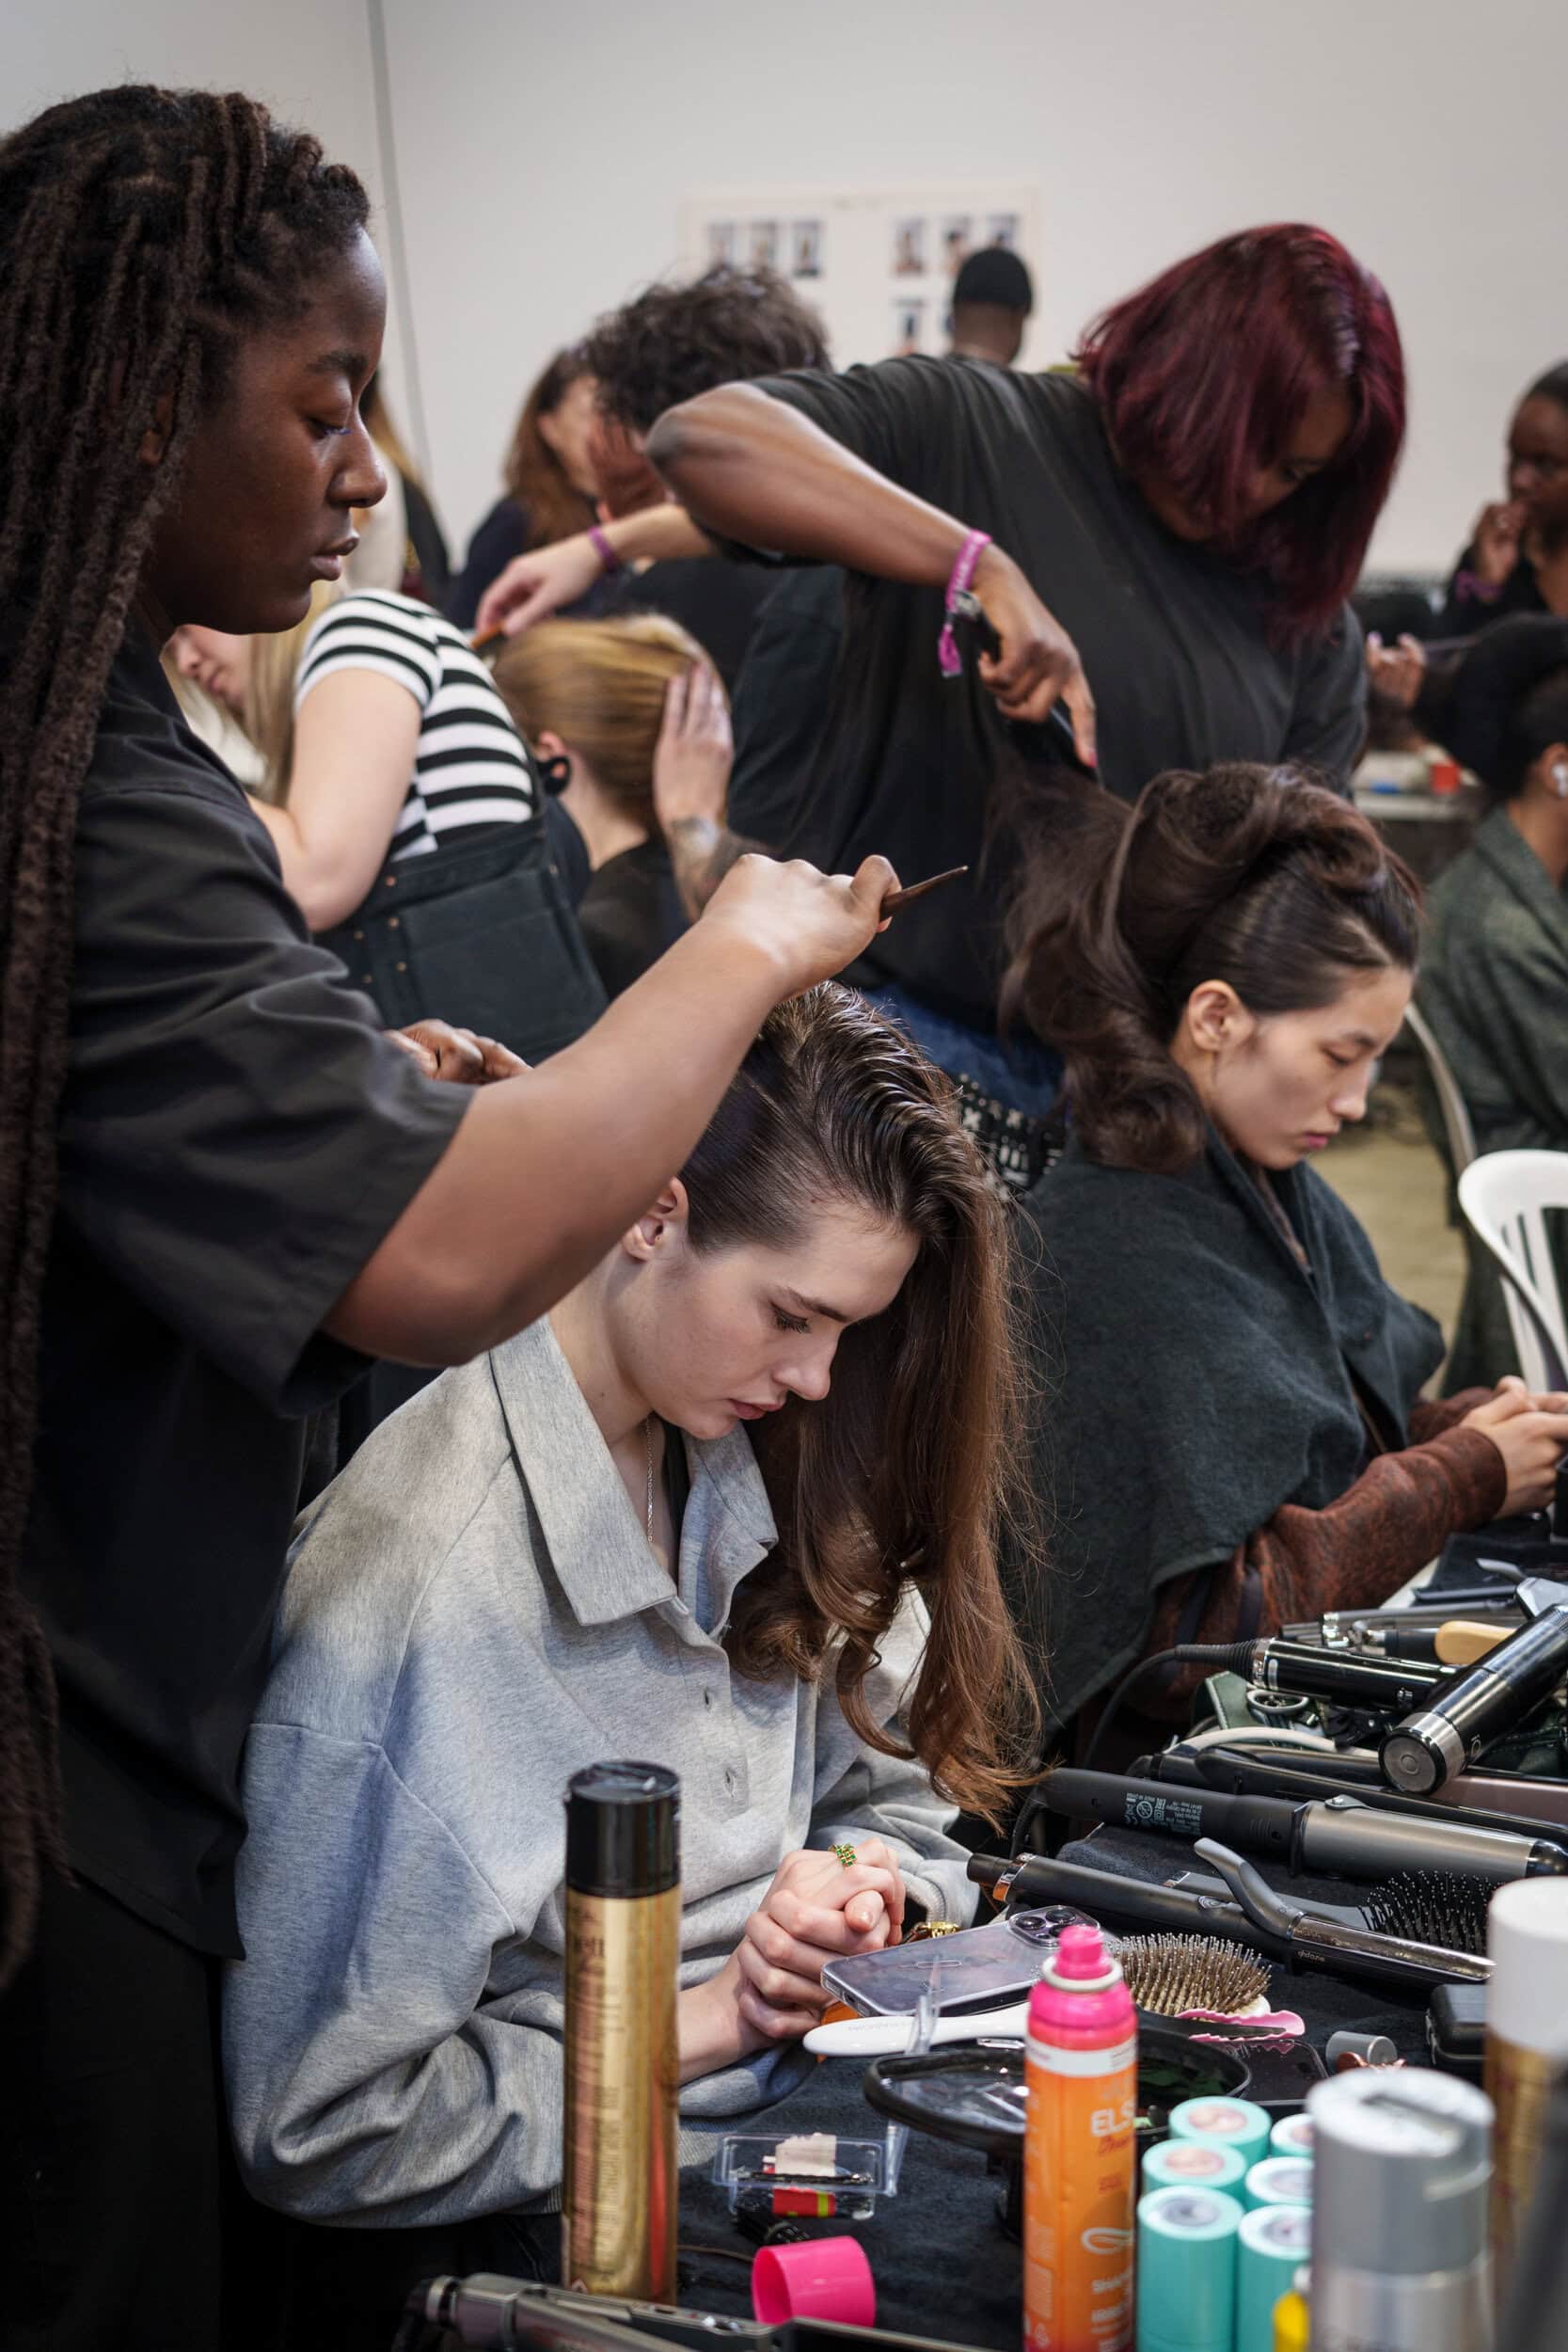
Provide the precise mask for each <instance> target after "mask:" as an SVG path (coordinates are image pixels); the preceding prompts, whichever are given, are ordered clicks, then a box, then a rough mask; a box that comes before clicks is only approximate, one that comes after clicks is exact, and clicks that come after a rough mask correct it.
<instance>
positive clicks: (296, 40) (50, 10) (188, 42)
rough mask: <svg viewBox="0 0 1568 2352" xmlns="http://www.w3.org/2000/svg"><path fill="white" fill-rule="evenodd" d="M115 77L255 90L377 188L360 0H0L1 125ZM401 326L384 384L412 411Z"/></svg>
mask: <svg viewBox="0 0 1568 2352" xmlns="http://www.w3.org/2000/svg"><path fill="white" fill-rule="evenodd" d="M112 82H161V83H164V84H165V85H166V86H175V87H183V86H189V87H198V88H209V89H243V90H245V91H248V92H249V93H250V94H251V95H252V96H253V97H256V98H261V99H264V100H265V101H266V103H268V104H269V105H270V106H271V107H272V108H273V110H274V111H275V113H277V115H278V117H279V118H280V119H282V120H284V121H286V122H290V123H298V124H301V125H303V126H304V127H305V128H306V129H308V130H310V131H313V132H314V133H315V135H316V136H317V137H318V138H319V139H320V140H321V141H322V143H323V145H324V146H325V149H326V151H327V153H328V155H330V156H331V157H332V158H333V160H334V161H335V162H339V163H345V164H349V165H352V167H353V168H354V169H355V170H356V172H357V173H358V174H359V177H360V178H361V179H362V180H363V181H364V182H365V183H366V185H367V186H368V188H369V189H370V191H371V195H372V199H374V200H378V199H379V192H380V181H381V175H380V158H379V155H378V152H377V144H376V124H375V108H374V104H373V98H372V69H371V50H370V41H369V35H368V29H367V16H366V8H365V0H31V5H30V6H24V0H0V91H3V92H4V97H3V99H0V127H9V126H11V125H13V124H15V123H19V122H24V121H25V120H26V119H27V118H28V117H29V116H31V115H34V114H37V113H38V112H39V110H40V107H43V106H48V105H52V104H53V103H55V101H56V100H57V99H61V98H70V97H73V96H75V95H76V94H77V93H78V92H80V91H82V90H89V89H97V88H100V87H105V86H106V85H108V84H109V83H112ZM372 227H373V228H374V229H375V230H377V232H378V233H381V232H382V230H383V224H382V223H381V222H380V221H379V219H377V220H376V221H375V222H374V223H372ZM398 325H399V322H397V321H396V320H393V321H392V322H391V326H390V331H389V333H388V354H387V365H388V389H389V390H390V393H391V396H392V398H393V399H394V400H397V401H399V402H400V405H402V406H403V408H404V413H406V399H405V397H404V378H403V371H402V364H401V352H400V348H399V343H398V335H397V328H398Z"/></svg>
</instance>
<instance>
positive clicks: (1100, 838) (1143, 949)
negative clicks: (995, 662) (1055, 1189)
mask: <svg viewBox="0 0 1568 2352" xmlns="http://www.w3.org/2000/svg"><path fill="white" fill-rule="evenodd" d="M1060 818H1061V821H1060V824H1059V826H1058V827H1057V828H1056V832H1057V837H1056V839H1055V841H1054V842H1053V844H1049V845H1045V846H1042V847H1041V848H1040V849H1039V850H1037V852H1036V854H1035V855H1033V856H1032V857H1031V858H1030V859H1029V860H1028V861H1027V862H1026V866H1025V879H1024V882H1023V885H1022V890H1021V892H1020V895H1019V898H1018V900H1017V903H1016V904H1015V906H1014V909H1013V912H1012V915H1011V920H1010V927H1009V936H1010V944H1011V946H1012V948H1013V951H1014V952H1013V961H1012V964H1011V967H1010V969H1009V972H1008V976H1007V980H1006V986H1005V988H1004V991H1003V1009H1004V1014H1005V1015H1006V1014H1010V1013H1012V1012H1015V1011H1018V1012H1022V1013H1023V1014H1024V1015H1025V1016H1026V1017H1027V1019H1028V1021H1029V1023H1030V1025H1031V1026H1032V1027H1033V1028H1034V1029H1035V1031H1036V1033H1037V1035H1038V1036H1040V1037H1042V1038H1044V1039H1046V1040H1047V1041H1049V1042H1050V1043H1052V1044H1053V1045H1055V1046H1057V1047H1059V1048H1060V1050H1061V1052H1062V1053H1063V1055H1064V1056H1065V1057H1066V1061H1067V1081H1066V1085H1067V1094H1068V1100H1069V1104H1070V1105H1071V1110H1072V1118H1073V1123H1074V1126H1075V1128H1076V1130H1077V1133H1078V1135H1079V1136H1080V1137H1081V1138H1082V1140H1083V1143H1084V1146H1085V1150H1087V1151H1088V1152H1089V1153H1090V1154H1091V1155H1092V1156H1093V1157H1094V1158H1095V1159H1097V1160H1101V1161H1103V1162H1104V1163H1106V1164H1107V1165H1108V1166H1111V1167H1116V1168H1145V1169H1148V1170H1151V1171H1158V1172H1172V1171H1175V1170H1177V1169H1179V1168H1188V1167H1190V1166H1191V1165H1192V1163H1193V1162H1194V1161H1195V1160H1196V1158H1197V1157H1198V1156H1199V1154H1200V1153H1201V1152H1202V1150H1203V1143H1204V1134H1205V1120H1204V1111H1203V1105H1202V1104H1201V1103H1200V1102H1199V1100H1198V1096H1197V1092H1196V1089H1195V1088H1194V1086H1193V1084H1192V1081H1191V1080H1190V1079H1189V1078H1188V1076H1187V1074H1186V1073H1185V1072H1184V1071H1183V1070H1182V1069H1181V1068H1180V1064H1179V1063H1178V1062H1177V1061H1176V1060H1175V1059H1174V1057H1172V1055H1171V1052H1170V1044H1171V1041H1172V1039H1173V1038H1174V1037H1175V1034H1176V1029H1177V1025H1178V1023H1179V1022H1180V1017H1181V1012H1182V1009H1183V1007H1184V1006H1185V1004H1186V1002H1187V999H1188V997H1189V996H1190V995H1191V994H1192V993H1193V991H1194V989H1195V988H1197V987H1198V986H1200V985H1201V983H1202V982H1203V981H1205V980H1224V981H1227V983H1228V984H1229V986H1230V987H1232V988H1233V989H1234V990H1235V992H1236V993H1237V995H1238V996H1239V997H1240V998H1241V1001H1242V1003H1243V1005H1244V1006H1245V1007H1246V1008H1247V1009H1248V1011H1249V1012H1253V1013H1256V1014H1258V1015H1259V1017H1260V1018H1264V1019H1266V1018H1268V1017H1269V1016H1271V1015H1273V1014H1275V1013H1282V1012H1299V1011H1302V1010H1305V1009H1307V1008H1308V1007H1311V1006H1317V1005H1326V1004H1331V1003H1332V1002H1333V1001H1334V999H1335V997H1336V996H1337V995H1338V993H1339V992H1340V990H1341V989H1342V988H1343V987H1344V985H1345V982H1346V980H1347V978H1348V977H1349V976H1350V975H1351V974H1352V973H1354V972H1375V971H1382V970H1386V969H1388V968H1390V967H1398V968H1399V969H1400V970H1402V971H1406V972H1411V971H1414V970H1415V968H1416V955H1417V948H1418V939H1419V926H1420V891H1419V887H1418V883H1417V882H1416V880H1415V877H1414V876H1413V875H1412V874H1411V872H1410V870H1409V868H1408V866H1405V865H1404V864H1403V863H1402V860H1401V859H1399V858H1397V857H1395V856H1394V855H1393V853H1392V851H1390V850H1387V849H1386V848H1385V846H1384V844H1383V842H1382V840H1381V839H1380V838H1379V836H1378V834H1377V833H1376V832H1375V831H1374V829H1373V828H1372V826H1370V824H1369V823H1368V822H1367V819H1366V818H1364V817H1362V816H1360V815H1359V814H1358V813H1357V812H1356V810H1355V809H1354V808H1353V807H1352V806H1351V804H1350V803H1349V802H1348V801H1343V800H1341V799H1340V798H1339V795H1338V793H1337V792H1331V791H1329V790H1327V789H1326V787H1323V786H1322V785H1318V784H1314V783H1312V782H1311V781H1310V780H1309V779H1308V778H1307V776H1305V775H1304V774H1302V773H1301V772H1300V771H1297V770H1295V769H1291V768H1261V767H1252V766H1248V765H1246V764H1245V763H1243V762H1242V761H1239V760H1238V761H1233V762H1230V763H1227V764H1226V765H1224V766H1220V767H1214V768H1210V769H1208V770H1206V771H1204V772H1202V773H1194V772H1191V771H1184V770H1180V769H1173V770H1171V771H1169V772H1168V773H1166V774H1165V775H1163V776H1156V777H1155V779H1154V781H1153V783H1152V784H1150V785H1149V786H1148V787H1147V788H1146V790H1145V791H1144V792H1143V793H1142V795H1141V796H1140V798H1139V799H1138V801H1137V802H1136V803H1134V804H1133V805H1132V807H1129V806H1128V805H1127V803H1125V802H1123V801H1118V800H1117V799H1116V798H1115V797H1114V796H1113V795H1112V794H1111V793H1109V792H1107V791H1104V790H1102V789H1101V787H1098V786H1096V787H1090V788H1089V789H1087V790H1086V791H1085V792H1084V793H1083V794H1081V795H1076V796H1073V797H1071V798H1068V797H1067V796H1064V797H1063V799H1062V802H1061V804H1060Z"/></svg>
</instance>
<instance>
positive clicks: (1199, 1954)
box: [1117, 1935, 1270, 2017]
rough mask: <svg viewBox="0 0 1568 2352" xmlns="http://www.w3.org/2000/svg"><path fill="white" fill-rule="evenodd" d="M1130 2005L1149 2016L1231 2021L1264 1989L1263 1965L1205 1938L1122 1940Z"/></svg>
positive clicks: (1119, 1947) (1136, 1937)
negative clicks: (1214, 2015)
mask: <svg viewBox="0 0 1568 2352" xmlns="http://www.w3.org/2000/svg"><path fill="white" fill-rule="evenodd" d="M1117 1960H1118V1961H1119V1962H1120V1963H1121V1973H1122V1975H1123V1976H1124V1977H1125V1978H1126V1979H1127V1989H1128V1991H1129V1993H1131V1994H1132V1999H1133V2002H1134V2004H1135V2005H1136V2007H1137V2008H1139V2009H1141V2010H1148V2013H1149V2015H1150V2016H1151V2017H1180V2015H1181V2014H1182V2012H1183V2010H1189V2009H1212V2010H1217V2011H1218V2012H1219V2013H1220V2014H1221V2015H1222V2016H1226V2017H1234V2016H1236V2015H1237V2014H1238V2013H1239V2012H1240V2011H1241V2010H1244V2009H1250V2008H1251V2006H1252V2004H1253V2002H1254V2001H1256V2000H1259V1999H1260V1998H1261V1997H1262V1995H1263V1994H1266V1993H1267V1991H1268V1989H1269V1973H1270V1972H1269V1963H1268V1962H1267V1961H1265V1960H1259V1958H1258V1955H1257V1954H1256V1953H1255V1952H1248V1951H1243V1948H1242V1947H1241V1946H1240V1945H1239V1944H1226V1943H1222V1942H1221V1941H1220V1940H1219V1939H1218V1938H1217V1937H1215V1936H1210V1935H1125V1936H1123V1937H1121V1939H1120V1940H1119V1942H1118V1943H1117Z"/></svg>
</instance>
